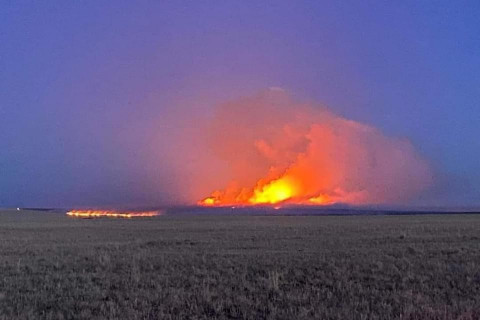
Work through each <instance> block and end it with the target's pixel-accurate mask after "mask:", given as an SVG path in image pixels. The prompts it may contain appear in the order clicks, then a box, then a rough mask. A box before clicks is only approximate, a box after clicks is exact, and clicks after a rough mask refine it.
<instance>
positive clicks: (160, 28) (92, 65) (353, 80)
mask: <svg viewBox="0 0 480 320" xmlns="http://www.w3.org/2000/svg"><path fill="white" fill-rule="evenodd" d="M479 15H480V1H477V0H472V1H14V0H3V1H1V2H0V207H5V206H75V205H81V206H96V205H156V204H163V203H175V202H182V201H185V199H183V198H182V196H181V195H180V196H179V193H181V192H180V191H181V190H182V188H183V186H182V183H181V181H179V180H181V179H180V175H178V174H177V173H176V172H177V171H178V168H179V167H180V168H181V167H183V166H185V167H188V166H189V164H188V161H192V159H191V158H189V157H182V150H177V147H176V144H175V141H176V139H177V137H178V136H180V135H182V132H183V131H184V130H188V128H187V127H188V126H187V125H184V127H182V124H181V121H179V119H181V118H182V117H186V118H190V119H195V117H196V116H197V115H199V116H200V115H204V114H208V112H209V111H210V110H211V109H212V106H213V105H215V104H216V103H219V102H222V101H225V100H230V99H233V98H235V97H241V96H245V95H251V94H254V93H256V92H258V91H259V90H262V89H264V88H268V87H271V86H277V87H282V88H285V89H286V90H288V91H290V92H291V93H292V94H294V95H295V96H296V97H298V98H299V99H305V100H311V101H316V102H321V103H324V104H326V105H328V106H329V107H330V108H331V109H332V110H334V111H335V112H336V113H338V114H341V115H343V116H345V117H347V118H350V119H354V120H357V121H361V122H365V123H368V124H371V125H373V126H376V127H378V128H380V129H381V130H383V131H384V132H385V133H386V134H388V135H394V136H400V137H408V138H409V139H410V140H411V141H412V142H413V143H414V145H415V146H416V147H417V149H418V150H419V152H420V153H421V154H422V155H424V156H425V157H426V158H427V159H428V160H429V161H430V163H431V164H432V167H433V168H434V170H435V174H436V182H435V185H434V186H433V187H432V189H431V190H429V191H428V192H427V193H426V194H424V195H422V196H421V197H420V198H419V199H416V200H415V201H416V202H415V201H414V202H412V204H415V205H432V206H459V205H463V206H478V205H480V125H479V124H480V19H479ZM178 110H181V111H178ZM193 121H194V120H193ZM176 152H178V157H177V158H176ZM172 159H174V161H172Z"/></svg>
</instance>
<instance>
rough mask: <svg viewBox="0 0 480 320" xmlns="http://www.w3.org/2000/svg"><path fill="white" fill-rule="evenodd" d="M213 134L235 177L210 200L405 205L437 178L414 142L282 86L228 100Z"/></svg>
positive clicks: (214, 143)
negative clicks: (296, 96) (297, 97)
mask: <svg viewBox="0 0 480 320" xmlns="http://www.w3.org/2000/svg"><path fill="white" fill-rule="evenodd" d="M207 140H208V147H209V148H211V150H212V151H213V153H214V155H215V156H216V157H219V158H220V159H222V160H223V161H225V162H226V163H227V165H228V166H227V168H228V171H229V175H230V177H231V181H230V182H229V183H228V184H227V185H225V186H224V188H223V189H221V190H217V191H214V192H212V194H211V195H210V196H209V197H208V198H206V199H204V200H203V204H207V205H227V204H262V203H263V204H271V203H302V204H331V203H349V204H381V203H399V202H401V201H404V200H408V199H409V198H410V197H411V196H414V195H416V194H417V193H419V192H421V191H422V190H424V189H425V188H426V187H427V186H429V184H430V183H431V172H430V169H429V166H428V165H427V163H426V161H425V160H424V159H422V158H421V157H420V156H419V155H418V154H417V153H416V151H415V150H414V148H413V146H412V145H411V143H410V142H409V141H407V140H405V139H397V138H392V137H387V136H385V135H383V134H382V133H381V132H380V131H379V130H377V129H375V128H373V127H370V126H368V125H364V124H361V123H358V122H355V121H351V120H348V119H344V118H342V117H339V116H337V115H335V114H334V113H332V112H331V111H329V110H328V109H326V108H325V107H322V106H319V105H309V104H298V103H296V102H295V101H292V99H291V98H290V97H289V96H288V94H287V93H286V92H284V91H283V90H280V89H270V90H267V91H265V92H262V93H261V94H259V95H257V96H254V97H250V98H244V99H241V100H239V101H233V102H230V103H226V104H224V105H221V106H220V107H219V108H218V110H217V112H216V114H215V116H214V119H213V121H212V123H211V125H210V126H209V128H208V139H207ZM206 165H207V166H208V164H206ZM205 169H206V170H209V171H210V172H212V168H205ZM205 196H207V195H205Z"/></svg>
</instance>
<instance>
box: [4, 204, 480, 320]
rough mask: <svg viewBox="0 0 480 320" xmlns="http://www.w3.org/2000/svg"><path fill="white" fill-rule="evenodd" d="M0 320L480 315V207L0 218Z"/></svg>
mask: <svg viewBox="0 0 480 320" xmlns="http://www.w3.org/2000/svg"><path fill="white" fill-rule="evenodd" d="M0 245H1V250H0V276H1V278H0V280H1V281H0V318H1V319H14V318H20V319H39V318H40V319H43V318H44V319H72V318H78V319H103V318H112V319H114V318H115V319H116V318H120V319H227V318H228V319H314V318H318V319H479V317H480V215H415V216H239V215H233V216H228V215H215V216H213V215H204V216H199V215H181V216H172V215H166V216H161V217H156V218H145V219H138V220H136V219H130V220H125V219H91V220H82V219H72V218H68V217H66V216H63V215H60V214H55V213H38V212H27V211H22V212H21V213H17V212H15V211H2V212H0Z"/></svg>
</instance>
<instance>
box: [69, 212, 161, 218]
mask: <svg viewBox="0 0 480 320" xmlns="http://www.w3.org/2000/svg"><path fill="white" fill-rule="evenodd" d="M67 215H68V216H70V217H73V218H127V219H129V218H138V217H155V216H158V215H161V212H160V211H134V212H120V211H111V210H71V211H68V212H67Z"/></svg>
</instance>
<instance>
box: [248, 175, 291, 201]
mask: <svg viewBox="0 0 480 320" xmlns="http://www.w3.org/2000/svg"><path fill="white" fill-rule="evenodd" d="M294 192H295V190H294V188H293V186H292V185H291V184H290V183H288V181H287V180H286V179H278V180H274V181H272V182H270V183H269V184H267V185H265V186H264V187H262V188H256V189H255V190H254V193H253V196H252V197H251V198H250V199H249V200H248V201H249V202H250V203H252V204H263V203H269V204H274V203H279V202H282V201H285V200H288V199H290V198H291V197H292V196H293V195H294Z"/></svg>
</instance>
